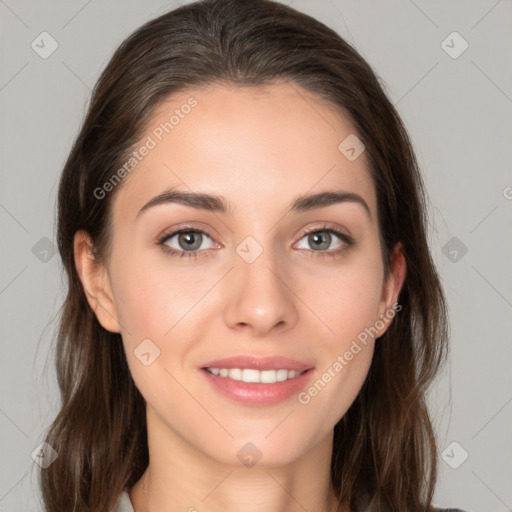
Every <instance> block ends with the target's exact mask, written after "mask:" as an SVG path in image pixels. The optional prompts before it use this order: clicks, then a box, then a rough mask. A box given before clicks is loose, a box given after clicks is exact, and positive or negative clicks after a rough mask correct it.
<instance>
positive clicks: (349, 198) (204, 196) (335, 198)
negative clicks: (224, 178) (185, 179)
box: [136, 189, 372, 219]
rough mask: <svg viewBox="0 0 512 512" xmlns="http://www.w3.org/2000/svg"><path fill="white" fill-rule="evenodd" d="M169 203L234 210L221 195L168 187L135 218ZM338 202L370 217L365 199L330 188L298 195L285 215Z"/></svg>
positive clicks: (200, 208)
mask: <svg viewBox="0 0 512 512" xmlns="http://www.w3.org/2000/svg"><path fill="white" fill-rule="evenodd" d="M170 203H178V204H183V205H185V206H189V207H191V208H196V209H199V210H205V211H209V212H219V213H224V214H231V213H232V212H233V211H234V206H233V205H232V204H231V203H230V202H228V201H226V200H225V199H224V197H223V196H219V195H215V194H208V193H203V192H187V191H181V190H173V189H169V190H165V191H164V192H162V193H161V194H159V195H157V196H155V197H153V198H152V199H150V200H149V201H148V202H147V203H146V204H145V205H144V206H143V207H142V208H141V209H140V210H139V212H138V213H137V217H136V218H138V217H139V216H140V215H141V214H142V213H143V212H145V211H147V210H149V209H150V208H153V207H155V206H158V205H163V204H170ZM338 203H356V204H360V205H361V206H362V207H363V208H364V210H365V211H366V213H367V214H368V216H369V218H370V219H371V218H372V214H371V212H370V208H369V207H368V204H367V203H366V201H365V200H364V199H363V198H362V197H361V196H360V195H358V194H355V193H353V192H347V191H344V190H330V191H325V192H319V193H316V194H309V195H303V196H299V197H297V198H296V199H295V200H294V201H293V202H292V203H291V206H290V207H289V209H288V211H287V212H286V215H288V214H290V213H299V212H304V211H308V210H313V209H315V208H324V207H326V206H331V205H333V204H338Z"/></svg>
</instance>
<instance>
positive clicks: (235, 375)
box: [202, 367, 309, 384]
mask: <svg viewBox="0 0 512 512" xmlns="http://www.w3.org/2000/svg"><path fill="white" fill-rule="evenodd" d="M202 369H203V370H206V371H207V372H210V373H211V374H212V375H215V376H217V377H222V378H229V379H233V380H237V381H240V382H246V383H261V384H274V383H275V382H285V381H287V380H290V379H295V378H296V377H298V376H299V375H302V374H303V373H305V372H307V371H309V370H303V371H302V372H300V371H296V370H287V369H286V368H279V369H278V370H258V369H256V368H218V367H213V368H202Z"/></svg>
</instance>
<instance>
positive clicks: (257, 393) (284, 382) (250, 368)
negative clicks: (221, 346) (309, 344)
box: [200, 355, 314, 406]
mask: <svg viewBox="0 0 512 512" xmlns="http://www.w3.org/2000/svg"><path fill="white" fill-rule="evenodd" d="M212 369H213V371H211V370H212ZM200 370H201V371H200V374H201V375H202V377H201V378H205V379H206V382H208V383H209V384H210V385H211V386H212V388H213V389H214V390H215V391H216V392H218V393H219V394H221V395H223V396H224V397H227V398H229V399H230V400H232V401H234V402H238V403H239V404H242V405H253V406H271V405H277V404H278V403H280V402H283V401H285V400H288V399H290V398H291V397H292V396H294V395H297V394H298V393H299V392H300V391H301V390H302V389H304V387H305V386H306V385H307V383H308V382H309V381H310V380H311V378H312V377H313V376H314V371H313V370H314V365H312V364H310V363H306V362H303V361H297V360H295V359H290V358H288V357H281V356H272V357H254V356H248V355H243V356H233V357H228V358H225V359H216V360H215V361H209V362H207V363H205V364H204V365H201V367H200ZM283 373H287V375H286V377H285V376H284V375H283ZM265 374H266V375H265ZM255 377H258V378H255ZM259 377H261V382H260V379H259ZM263 377H264V378H263ZM274 377H275V379H274Z"/></svg>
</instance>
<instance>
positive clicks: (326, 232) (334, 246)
mask: <svg viewBox="0 0 512 512" xmlns="http://www.w3.org/2000/svg"><path fill="white" fill-rule="evenodd" d="M303 240H305V242H302V241H303ZM353 243H354V240H353V239H352V238H351V237H350V236H349V235H346V234H345V233H342V232H341V231H338V230H337V229H334V228H327V227H323V228H320V229H319V228H315V229H313V230H311V231H308V232H307V233H306V234H305V235H304V236H303V237H302V238H301V239H300V240H299V242H298V247H297V248H298V249H310V250H312V251H313V252H319V253H321V254H319V256H320V255H322V256H329V255H331V256H334V255H336V254H339V253H341V252H343V251H345V250H347V249H348V248H349V247H350V246H351V245H353ZM306 245H309V247H306ZM323 253H326V254H323Z"/></svg>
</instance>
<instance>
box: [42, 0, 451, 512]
mask: <svg viewBox="0 0 512 512" xmlns="http://www.w3.org/2000/svg"><path fill="white" fill-rule="evenodd" d="M279 81H286V82H289V83H292V84H293V85H297V86H299V87H302V88H304V89H305V90H307V91H309V92H312V93H314V94H316V95H317V97H318V98H319V99H320V100H326V101H328V102H329V103H330V104H331V105H332V106H333V108H336V109H338V110H339V112H340V113H343V114H344V115H346V116H348V118H349V119H350V121H351V122H352V123H353V126H354V128H355V130H356V133H357V136H358V137H359V138H360V139H361V140H362V142H363V143H364V144H365V146H366V153H365V154H366V156H367V158H368V162H369V167H370V168H369V171H370V172H371V175H372V179H373V183H374V186H375V190H376V193H377V202H378V218H379V228H380V236H381V243H382V252H383V255H382V257H383V261H384V268H385V272H386V274H387V273H388V272H389V268H390V267H389V265H390V251H391V250H392V249H393V247H394V246H395V244H396V243H398V242H401V243H402V247H403V252H404V255H405V260H406V263H407V276H406V279H405V283H404V285H403V288H402V290H401V293H400V297H399V303H400V305H401V306H402V309H401V311H400V312H399V313H398V314H397V315H396V316H395V318H394V319H393V321H392V323H391V325H390V327H389V329H388V330H387V331H386V333H385V334H384V335H383V336H382V337H381V338H380V339H379V341H378V343H376V345H375V351H374V356H373V360H372V364H371V368H370V370H369V374H368V377H367V379H366V381H365V383H364V385H363V387H362V389H361V391H360V393H359V395H358V396H357V398H356V399H355V401H354V402H353V404H352V405H351V407H350V408H349V410H348V411H347V412H346V414H345V415H344V416H343V418H341V419H340V421H339V422H338V423H337V424H336V426H335V428H334V448H333V454H332V462H331V481H332V487H333V489H334V491H335V493H336V495H337V496H338V498H339V500H340V503H342V501H345V500H347V501H348V503H349V505H350V507H351V511H362V510H365V511H379V512H383V511H388V510H389V511H396V512H419V511H422V512H425V511H430V510H432V508H433V506H432V499H433V496H434V490H435V482H436V476H437V462H436V461H437V450H438V448H437V442H436V436H435V432H434V428H433V424H432V421H431V417H430V415H429V412H428V409H427V402H426V399H427V391H428V388H429V387H430V385H431V384H432V382H433V380H434V378H435V376H436V375H437V373H438V372H439V371H440V370H441V368H442V366H443V365H444V363H445V360H446V357H447V353H448V320H447V308H446V302H445V298H444V294H443V290H442V287H441V284H440V281H439V277H438V274H437V272H436V269H435V266H434V264H433V261H432V257H431V254H430V251H429V247H428V242H427V233H426V227H427V222H428V219H427V207H428V201H427V197H426V194H425V191H424V186H423V182H422V179H421V176H420V172H419V168H418V164H417V160H416V157H415V155H414V151H413V148H412V144H411V142H410V139H409V137H408V134H407V132H406V129H405V127H404V125H403V123H402V121H401V119H400V117H399V115H398V113H397V111H396V110H395V108H394V107H393V105H392V103H391V102H390V100H389V99H388V98H387V96H386V94H385V92H384V88H383V86H382V85H381V83H380V81H379V79H378V78H377V76H376V75H375V74H374V72H373V71H372V69H371V68H370V66H369V65H368V64H367V62H366V61H365V60H364V59H363V58H362V57H361V56H360V55H359V54H358V53H357V51H356V50H355V49H354V48H353V47H352V46H351V45H349V44H348V43H347V42H346V41H344V40H343V39H342V38H341V37H340V36H339V35H338V34H337V33H336V32H335V31H333V30H332V29H330V28H329V27H327V26H326V25H324V24H322V23H320V22H319V21H317V20H315V19H314V18H311V17H309V16H307V15H305V14H303V13H300V12H298V11H296V10H294V9H292V8H290V7H287V6H285V5H283V4H280V3H277V2H274V1H271V0H203V1H198V2H194V3H190V4H188V5H184V6H181V7H179V8H176V9H174V10H172V11H170V12H167V13H165V14H163V15H161V16H159V17H158V18H156V19H154V20H152V21H149V22H148V23H146V24H144V25H143V26H142V27H140V28H139V29H137V30H136V31H135V32H134V33H133V34H132V35H131V36H129V37H128V38H127V39H126V40H125V41H124V42H123V43H122V44H121V45H120V47H119V48H118V49H117V50H116V51H115V53H114V55H113V56H112V58H111V60H110V61H109V63H108V65H107V66H106V68H105V69H104V71H103V72H102V74H101V76H100V78H99V80H98V82H97V83H96V86H95V88H94V90H93V93H92V96H91V100H90V105H89V108H88V112H87V114H86V117H85V119H84V121H83V124H82V126H81V129H80V132H79V134H78V135H77V137H76V140H75V142H74V144H73V147H72V149H71V152H70V154H69V157H68V159H67V161H66V164H65V166H64V169H63V172H62V176H61V180H60V185H59V192H58V219H57V221H58V248H59V251H60V256H61V258H62V262H63V266H64V269H65V272H66V274H67V283H68V289H67V296H66V298H65V301H64V303H63V305H62V308H61V310H60V324H59V331H58V338H57V350H56V373H57V379H58V385H59V388H60V393H61V404H60V410H59V412H58V415H57V417H56V418H55V420H54V421H53V423H52V424H51V426H50V427H49V428H48V431H47V433H46V438H45V441H46V442H47V443H49V444H50V445H51V446H52V447H53V448H54V449H55V450H56V451H57V452H58V454H59V455H58V457H57V459H56V460H55V461H54V462H53V463H52V464H51V465H50V466H49V467H48V468H46V469H42V470H41V471H40V473H39V476H40V485H41V489H42V497H43V501H44V505H45V507H46V508H45V509H46V510H47V511H48V512H83V511H94V512H110V511H111V510H112V508H113V507H114V506H115V503H116V500H117V499H118V496H119V494H120V493H121V492H122V490H123V489H129V488H131V487H132V486H133V485H134V484H135V483H136V482H137V481H138V480H139V479H140V478H141V476H142V474H143V473H144V471H145V470H146V468H147V466H148V463H149V456H148V446H147V425H146V415H145V401H144V399H143V397H142V395H141V394H140V392H139V391H138V389H137V387H136V386H135V384H134V381H133V380H132V377H131V374H130V371H129V368H128V364H127V360H126V356H125V353H124V350H123V344H122V339H121V336H120V334H117V333H111V332H109V331H107V330H105V329H104V328H103V327H102V326H101V325H100V323H99V322H98V320H97V318H96V316H95V314H94V312H93V311H92V310H91V308H90V306H89V304H88V302H87V300H86V297H85V294H84V290H83V287H82V284H81V281H80V279H79V276H78V273H77V270H76V268H75V263H74V254H73V238H74V235H75V233H76V232H77V231H78V230H81V229H84V230H86V231H87V232H88V233H89V234H90V236H91V237H92V240H93V242H94V245H95V254H96V258H97V259H98V260H99V262H101V261H106V258H108V254H109V242H110V240H111V234H112V233H111V229H110V227H111V226H110V214H111V210H110V208H111V204H112V198H113V197H114V195H115V194H116V193H118V191H119V189H120V188H121V187H122V184H121V185H120V186H118V187H116V188H115V189H114V190H112V191H111V192H110V193H108V194H106V196H105V197H104V198H102V199H98V198H97V194H95V192H94V191H95V190H97V188H98V187H102V185H103V184H105V183H106V182H108V181H109V180H110V179H111V177H112V176H113V175H114V174H115V173H116V171H118V169H119V168H120V167H121V166H122V165H123V163H124V162H125V161H126V160H127V158H128V157H129V156H128V155H129V154H130V153H131V152H132V151H133V150H134V147H135V144H136V143H137V142H138V141H139V140H140V138H141V136H142V135H143V134H144V130H145V129H146V127H147V123H148V120H149V119H150V118H151V115H152V113H153V112H154V111H155V109H156V108H157V107H158V105H160V104H161V103H162V102H163V101H165V100H167V99H168V98H169V96H170V95H172V94H173V93H176V92H182V91H186V90H187V88H194V87H203V86H208V85H211V84H219V85H222V84H229V85H238V86H245V85H250V86H255V85H256V86H257V85H268V84H272V83H275V82H279Z"/></svg>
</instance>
